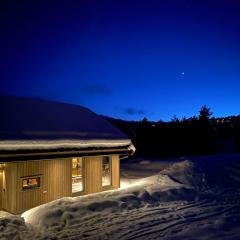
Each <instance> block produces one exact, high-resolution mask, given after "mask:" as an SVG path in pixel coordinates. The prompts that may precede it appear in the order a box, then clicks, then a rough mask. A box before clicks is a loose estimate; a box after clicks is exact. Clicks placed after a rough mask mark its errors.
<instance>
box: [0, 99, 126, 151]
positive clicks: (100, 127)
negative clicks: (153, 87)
mask: <svg viewBox="0 0 240 240" xmlns="http://www.w3.org/2000/svg"><path fill="white" fill-rule="evenodd" d="M0 109H1V117H0V150H25V149H31V150H33V149H55V148H56V149H58V148H88V147H110V148H111V147H124V146H126V147H129V146H130V145H131V140H130V139H129V138H128V137H127V136H126V135H125V134H124V133H122V132H121V131H120V130H119V129H118V128H116V127H114V126H113V125H111V124H110V123H109V122H108V121H107V120H105V119H104V118H103V117H101V116H99V115H97V114H96V113H93V112H92V111H90V110H89V109H87V108H85V107H81V106H78V105H73V104H67V103H60V102H53V101H47V100H40V99H32V98H23V97H13V96H0Z"/></svg>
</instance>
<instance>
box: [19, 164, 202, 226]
mask: <svg viewBox="0 0 240 240" xmlns="http://www.w3.org/2000/svg"><path fill="white" fill-rule="evenodd" d="M180 169H182V173H183V174H185V173H187V174H188V176H187V177H186V179H182V178H180ZM193 170H194V167H193V166H192V164H190V163H189V162H188V161H184V162H182V163H178V164H176V166H174V165H173V167H171V168H169V169H168V170H166V171H162V172H161V173H159V174H158V175H155V176H151V177H148V178H144V179H141V180H139V181H137V182H135V183H134V184H133V185H130V186H129V188H126V189H120V190H114V191H108V192H102V193H97V194H91V195H87V196H81V197H75V198H62V199H60V200H56V201H54V202H51V203H47V204H44V205H41V206H39V207H36V208H33V209H31V210H29V211H27V212H25V213H23V214H22V217H24V219H25V221H26V222H27V223H31V224H33V225H37V226H40V227H44V228H54V227H57V228H63V227H66V226H69V225H72V224H73V223H74V224H76V222H81V221H83V220H84V219H85V218H89V217H90V216H93V215H94V216H95V215H98V214H106V215H107V214H109V213H117V212H122V211H125V210H131V209H136V208H140V207H143V206H146V205H147V204H156V203H160V202H169V201H177V200H186V201H192V200H194V199H195V198H196V197H197V195H198V193H197V191H196V189H195V188H194V185H192V183H194V184H195V182H194V181H193V180H192V179H191V178H190V176H192V177H193V178H194V175H195V174H194V173H193V172H192V171H193ZM183 180H186V181H183Z"/></svg>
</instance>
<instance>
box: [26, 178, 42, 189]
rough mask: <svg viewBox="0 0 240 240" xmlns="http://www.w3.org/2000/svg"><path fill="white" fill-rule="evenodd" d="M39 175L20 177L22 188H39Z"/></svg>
mask: <svg viewBox="0 0 240 240" xmlns="http://www.w3.org/2000/svg"><path fill="white" fill-rule="evenodd" d="M39 187H40V177H27V178H23V179H22V190H26V189H32V188H39Z"/></svg>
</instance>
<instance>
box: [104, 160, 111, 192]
mask: <svg viewBox="0 0 240 240" xmlns="http://www.w3.org/2000/svg"><path fill="white" fill-rule="evenodd" d="M111 182H112V171H111V158H110V157H106V156H104V157H103V159H102V186H103V187H105V186H110V185H111V184H112V183H111Z"/></svg>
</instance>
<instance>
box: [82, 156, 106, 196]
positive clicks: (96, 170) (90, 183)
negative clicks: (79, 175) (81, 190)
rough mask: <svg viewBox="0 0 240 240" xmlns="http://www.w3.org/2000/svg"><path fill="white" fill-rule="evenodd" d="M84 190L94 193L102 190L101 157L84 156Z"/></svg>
mask: <svg viewBox="0 0 240 240" xmlns="http://www.w3.org/2000/svg"><path fill="white" fill-rule="evenodd" d="M84 161H85V162H84V164H85V188H86V190H85V192H86V193H95V192H100V191H101V190H102V157H101V156H97V157H85V158H84Z"/></svg>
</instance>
